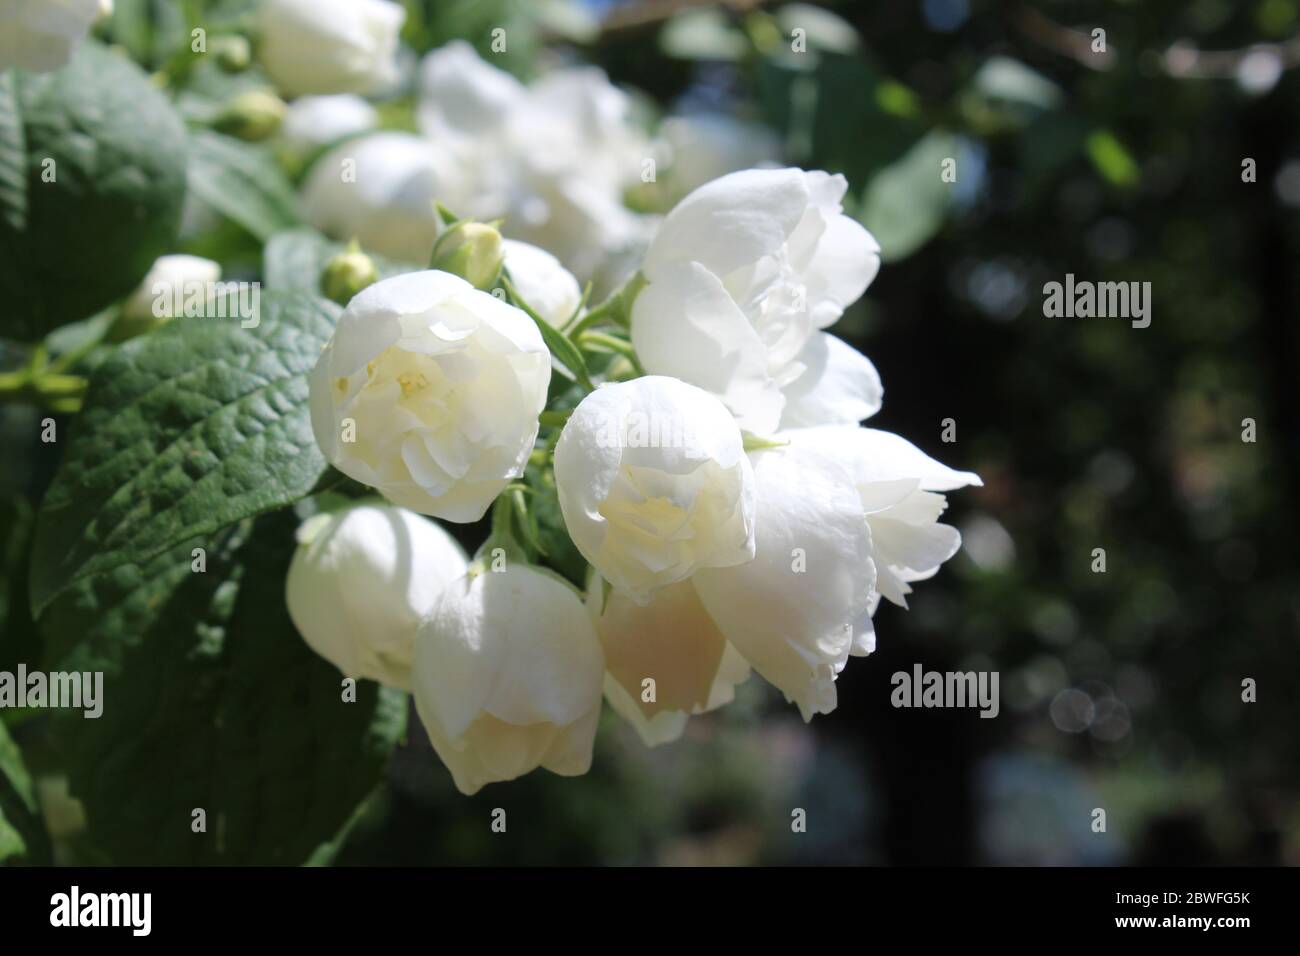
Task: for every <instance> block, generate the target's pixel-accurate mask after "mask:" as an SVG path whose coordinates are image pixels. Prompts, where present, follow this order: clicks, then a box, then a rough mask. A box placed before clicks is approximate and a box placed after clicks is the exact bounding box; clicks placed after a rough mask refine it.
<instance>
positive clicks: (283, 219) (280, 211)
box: [189, 130, 298, 241]
mask: <svg viewBox="0 0 1300 956" xmlns="http://www.w3.org/2000/svg"><path fill="white" fill-rule="evenodd" d="M189 184H190V189H191V190H192V191H193V192H194V195H196V196H198V197H199V198H200V199H202V200H203V201H204V202H205V203H207V204H208V205H209V206H211V207H212V208H213V209H215V210H217V211H218V212H219V213H221V214H222V215H224V216H227V217H229V218H230V219H233V220H234V221H235V222H237V223H239V224H240V225H241V226H243V227H244V228H245V229H247V230H248V231H249V232H250V233H252V234H253V235H254V236H256V237H257V238H258V239H261V240H263V241H265V240H266V239H269V238H270V237H271V236H272V235H273V234H274V233H277V232H280V231H281V230H284V229H289V228H291V227H293V226H296V225H297V224H298V212H297V206H296V200H295V198H294V193H293V186H292V185H290V183H289V180H288V178H287V177H286V176H285V175H284V172H283V171H282V170H281V169H280V167H279V165H278V164H277V163H276V161H275V156H274V155H273V154H272V153H271V151H270V149H269V148H268V147H266V146H258V145H254V144H252V143H244V142H241V141H240V140H237V139H231V138H230V137H229V136H222V135H221V134H220V133H213V132H212V131H210V130H196V131H195V132H194V133H192V134H191V137H190V166H189Z"/></svg>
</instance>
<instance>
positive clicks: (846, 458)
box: [782, 425, 984, 653]
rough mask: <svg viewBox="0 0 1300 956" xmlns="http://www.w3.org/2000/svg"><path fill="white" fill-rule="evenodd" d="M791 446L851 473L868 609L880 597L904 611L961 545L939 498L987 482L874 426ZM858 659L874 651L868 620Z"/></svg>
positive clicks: (826, 430)
mask: <svg viewBox="0 0 1300 956" xmlns="http://www.w3.org/2000/svg"><path fill="white" fill-rule="evenodd" d="M782 437H783V438H787V439H789V440H790V442H791V445H792V447H795V448H799V449H807V450H811V451H817V452H819V453H821V454H825V455H828V456H833V457H835V458H836V459H837V460H838V461H839V462H842V463H843V464H844V465H845V466H847V467H848V469H849V470H850V471H851V472H852V476H853V483H854V485H855V487H856V488H857V490H858V494H859V496H860V498H861V502H862V509H863V511H864V512H866V515H867V523H868V524H869V525H870V526H871V551H872V556H873V559H874V561H875V565H876V584H875V589H874V593H873V594H872V600H871V605H870V608H869V610H870V611H871V613H874V612H875V609H876V604H877V603H878V601H879V599H880V597H882V596H883V597H884V598H886V599H887V600H889V601H891V602H893V603H894V604H897V605H899V606H900V607H907V597H906V596H907V595H908V594H910V593H911V591H912V588H911V584H910V583H909V582H912V581H923V580H925V579H926V578H930V577H933V576H934V574H935V572H937V571H938V570H939V566H940V565H941V564H943V562H945V561H947V560H948V559H949V558H951V557H952V556H953V555H954V554H956V553H957V550H958V549H959V548H960V547H961V534H960V533H959V532H958V531H957V529H956V528H954V527H951V526H950V525H946V524H939V523H938V519H939V516H940V515H941V514H942V513H943V511H944V509H945V508H946V507H947V500H946V499H945V498H944V496H943V495H942V494H937V492H942V491H953V490H955V489H957V488H963V487H966V486H967V485H976V486H981V485H983V484H984V482H982V481H981V480H980V477H979V475H976V474H975V473H973V472H969V471H954V470H953V469H951V468H949V467H948V466H947V465H944V464H942V463H941V462H938V461H936V460H935V459H933V458H931V457H930V456H929V455H927V454H926V453H925V452H923V451H921V449H919V448H917V447H916V446H915V445H913V444H912V443H911V442H909V441H908V440H907V439H905V438H901V437H899V436H898V435H895V434H892V433H891V432H885V431H880V430H878V429H874V428H853V427H844V426H834V425H829V426H822V427H820V428H807V429H794V430H791V431H788V432H785V433H783V435H782ZM857 642H858V648H857V652H858V653H869V652H870V651H871V650H873V649H874V648H875V634H874V631H873V629H872V627H871V622H870V620H869V619H862V620H860V621H859V622H858V633H857Z"/></svg>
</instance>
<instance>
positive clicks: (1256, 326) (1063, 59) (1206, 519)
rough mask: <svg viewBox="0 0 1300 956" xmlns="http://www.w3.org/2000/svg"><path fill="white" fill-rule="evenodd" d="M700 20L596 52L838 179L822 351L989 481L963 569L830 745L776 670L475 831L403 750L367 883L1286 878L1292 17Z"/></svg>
mask: <svg viewBox="0 0 1300 956" xmlns="http://www.w3.org/2000/svg"><path fill="white" fill-rule="evenodd" d="M492 6H493V4H491V3H488V4H475V5H474V7H475V8H476V9H478V10H479V11H480V14H481V16H482V17H483V23H484V25H485V29H484V33H485V35H486V24H488V23H493V22H496V20H494V19H493V16H494V15H493V14H492V13H490V12H484V11H483V10H482V8H487V7H492ZM455 7H456V5H455V4H453V5H451V6H450V7H446V6H445V5H444V6H443V7H442V8H441V12H442V16H445V17H447V18H449V19H448V20H447V21H446V22H449V23H457V22H458V21H457V19H456V18H457V17H458V16H459V15H460V14H461V11H458V10H456V9H455ZM687 7H688V5H686V4H672V3H636V2H633V3H627V4H617V5H604V6H603V7H602V12H603V13H604V16H605V20H604V28H603V30H602V32H601V33H600V35H599V37H598V39H596V40H594V41H593V42H591V43H590V44H588V45H586V47H585V48H584V55H587V56H589V57H590V58H591V59H593V60H594V61H595V62H598V63H599V64H601V65H602V66H603V67H604V68H605V69H606V70H607V71H608V72H609V74H610V76H611V77H612V78H613V79H614V80H615V81H616V82H618V83H620V84H626V85H627V86H629V87H632V88H635V89H638V90H641V91H644V92H645V93H647V94H648V95H650V96H651V97H653V99H654V100H655V101H656V102H657V103H659V104H661V105H664V106H669V107H673V106H675V107H678V108H683V109H695V108H699V109H708V110H720V111H724V112H728V113H730V114H731V115H734V116H740V117H744V118H748V119H753V120H756V121H760V122H764V123H767V124H770V125H771V126H772V127H773V128H774V129H775V130H776V131H777V133H778V135H779V137H780V140H781V143H782V144H783V145H782V150H783V153H784V155H783V158H784V160H785V161H787V162H789V163H792V164H796V165H800V166H804V167H808V168H825V169H828V170H832V171H839V172H843V173H844V174H845V175H846V176H847V177H848V180H849V183H850V199H849V206H850V208H851V209H853V210H855V211H858V212H860V214H861V215H862V217H863V219H864V221H865V222H866V224H867V225H868V226H869V227H870V228H871V229H872V230H873V231H874V232H875V233H876V235H877V238H878V239H879V240H880V241H881V243H882V245H883V246H884V249H885V253H886V262H885V264H884V266H883V267H882V269H881V272H880V276H879V278H878V279H877V280H876V282H875V283H874V284H873V286H872V287H871V289H870V290H869V291H868V293H867V295H866V297H865V298H864V300H863V301H862V302H861V303H860V304H859V305H858V306H856V307H855V308H854V309H852V310H851V311H850V312H849V313H848V314H847V315H846V316H845V318H844V320H843V321H842V322H841V323H840V325H839V326H837V328H836V331H837V332H838V333H839V334H841V335H843V336H844V337H846V338H849V339H850V340H851V341H852V342H853V343H854V344H855V345H857V346H858V347H859V348H861V349H862V350H863V351H865V352H866V353H867V354H868V355H869V356H871V358H872V359H873V361H874V362H875V363H876V365H877V367H878V368H879V370H880V372H881V375H882V377H883V379H884V382H885V406H884V410H883V411H882V412H881V413H880V414H879V415H878V416H877V417H876V418H875V419H873V420H872V421H871V422H870V424H872V425H874V426H878V427H881V428H886V429H889V430H893V431H897V432H899V433H901V434H903V435H906V436H908V437H909V438H911V439H912V440H913V441H915V442H916V443H917V444H919V445H920V446H921V447H922V448H924V449H925V450H926V451H927V452H929V453H931V454H932V455H934V456H936V457H938V458H940V459H941V460H943V461H944V462H945V463H948V464H950V465H952V466H954V467H958V468H969V469H974V470H977V471H978V472H979V473H980V474H981V475H982V476H983V477H984V479H985V487H984V488H983V489H978V490H974V491H965V492H961V493H957V494H953V495H950V496H949V501H950V511H949V520H951V521H952V522H954V523H955V524H957V525H958V526H959V527H960V528H961V530H962V532H963V536H964V539H965V546H964V548H963V551H962V553H961V554H959V555H958V556H957V557H956V558H954V559H953V560H952V561H951V562H950V563H949V564H948V565H946V566H945V567H944V569H943V570H942V571H941V572H940V573H939V575H938V576H937V577H936V578H935V579H934V580H931V581H928V582H924V583H922V584H920V585H918V586H917V590H916V594H915V595H914V596H913V599H912V601H911V604H912V607H911V610H910V611H902V610H900V609H898V608H895V607H893V606H890V605H888V604H886V605H884V606H883V607H882V609H881V610H880V612H879V614H878V616H877V628H878V632H879V643H878V647H879V649H878V651H877V652H876V654H874V655H873V656H871V657H869V658H867V659H865V660H859V659H854V660H852V661H851V662H850V665H849V667H848V668H847V669H846V671H845V672H844V673H843V674H842V675H841V677H840V680H839V694H840V705H839V708H838V710H836V711H835V712H834V713H832V714H830V715H828V716H821V717H817V718H816V719H815V720H814V721H813V722H812V723H811V724H810V725H804V724H803V723H802V722H801V721H800V720H799V718H798V715H797V713H796V712H794V710H793V708H791V707H789V706H787V705H785V704H784V703H783V702H781V701H780V700H779V699H778V695H776V694H775V693H773V692H771V690H770V689H769V688H765V687H763V686H761V682H760V681H758V680H757V679H755V680H752V681H751V682H750V684H749V685H748V686H747V687H745V688H743V689H742V690H743V693H742V695H741V698H740V700H739V701H738V702H737V703H736V704H734V705H733V706H731V707H729V708H725V709H724V710H722V711H720V712H719V713H717V714H715V715H711V716H708V717H705V718H700V719H696V720H693V721H692V723H691V727H690V730H689V731H688V735H687V738H686V739H685V740H683V741H681V742H679V743H677V744H675V745H670V746H668V747H666V748H660V749H659V750H655V751H646V750H645V749H644V748H643V747H641V745H640V743H639V741H637V740H636V739H635V738H634V736H633V734H632V733H631V732H630V731H629V730H628V729H627V728H626V727H623V726H621V725H619V724H618V723H617V722H616V721H615V720H614V719H613V718H612V717H611V718H610V725H609V726H608V727H607V728H606V730H605V732H603V733H602V735H601V738H600V740H599V742H598V753H597V757H596V760H595V764H594V768H593V770H592V773H591V775H590V776H589V777H587V778H584V779H582V780H578V781H560V780H556V779H554V778H550V777H548V776H546V775H534V776H532V777H530V778H528V779H525V780H521V781H518V782H516V783H514V784H509V785H503V786H499V787H491V788H488V790H487V791H486V792H484V793H482V794H480V795H479V796H477V797H475V798H473V799H470V800H464V799H463V798H460V797H459V796H457V795H455V794H454V793H452V792H451V791H450V788H449V787H448V786H447V785H446V783H445V781H444V780H443V779H442V778H443V776H444V775H443V772H442V771H441V769H440V768H438V767H437V766H436V765H431V764H430V762H429V761H428V760H426V759H424V758H423V756H417V755H416V754H414V753H412V754H405V755H402V756H403V757H404V758H409V759H402V760H400V761H399V763H398V764H397V766H396V769H395V774H394V780H393V786H392V788H391V790H390V792H389V793H388V794H387V795H386V797H385V798H384V803H385V806H384V808H383V810H382V812H379V813H377V814H376V822H375V823H374V825H373V828H372V829H370V830H368V831H365V832H363V833H362V834H360V835H359V836H358V838H357V839H356V840H355V841H354V843H353V845H352V846H351V847H350V849H349V850H348V851H346V852H345V854H344V859H345V860H347V861H352V862H363V861H364V862H370V861H402V862H425V861H434V860H459V861H466V862H468V861H485V860H493V861H500V862H507V861H509V862H516V861H517V862H543V861H546V862H551V861H565V862H662V863H696V862H718V863H722V862H725V863H753V862H766V863H786V862H794V863H811V862H834V863H878V864H918V863H951V864H973V863H985V864H988V863H992V864H1125V863H1132V864H1174V865H1193V864H1216V863H1217V864H1226V863H1237V864H1265V865H1269V864H1282V863H1290V864H1296V863H1300V797H1298V790H1297V775H1298V771H1300V760H1298V759H1297V757H1298V756H1300V754H1298V753H1297V740H1296V737H1297V735H1296V731H1297V728H1298V727H1300V686H1298V683H1300V681H1298V679H1297V668H1296V666H1295V660H1296V652H1297V645H1298V640H1297V639H1298V636H1300V575H1298V573H1297V561H1296V555H1297V543H1296V534H1297V530H1298V525H1297V520H1296V518H1297V514H1296V505H1295V502H1294V499H1293V497H1292V494H1293V492H1294V491H1295V490H1296V489H1297V488H1300V444H1298V443H1297V436H1300V427H1298V423H1297V415H1298V414H1300V393H1298V390H1297V389H1298V386H1297V377H1296V372H1295V370H1296V369H1297V368H1300V328H1298V326H1297V323H1298V322H1300V297H1298V290H1297V281H1298V280H1297V272H1296V268H1295V267H1296V263H1297V261H1298V260H1300V216H1298V215H1297V213H1298V212H1300V140H1297V130H1298V129H1300V123H1297V119H1300V71H1297V70H1296V69H1295V67H1296V66H1297V64H1300V40H1298V39H1297V34H1298V33H1300V5H1297V4H1296V3H1295V2H1292V0H1257V2H1236V3H1233V2H1226V0H1195V2H1190V3H1189V2H1144V3H1140V4H1139V3H1065V2H1060V3H1043V4H1016V3H994V2H986V3H981V2H966V0H925V2H907V3H866V2H862V3H853V2H850V3H837V4H825V5H824V9H825V10H827V11H829V12H831V13H833V14H834V17H833V18H831V17H827V18H822V17H819V16H818V15H817V14H818V13H819V12H820V11H819V10H816V9H813V10H810V9H809V8H807V7H803V6H796V7H790V6H785V7H782V6H779V5H772V4H736V5H732V6H730V7H726V6H723V7H718V6H713V7H705V8H703V9H686V8H687ZM430 22H431V23H434V24H436V23H437V22H438V18H437V17H434V18H431V20H430ZM797 25H803V26H804V27H805V28H806V32H807V37H808V48H809V51H810V52H811V53H812V56H805V57H798V56H792V55H790V53H789V44H788V42H787V41H786V37H787V36H789V35H790V30H791V28H792V27H794V26H797ZM1098 28H1100V29H1103V30H1104V31H1105V34H1104V44H1105V51H1104V52H1101V51H1100V50H1097V51H1094V46H1097V45H1098V44H1096V42H1095V41H1096V39H1098V38H1097V37H1095V36H1094V33H1093V31H1094V30H1095V29H1098ZM469 37H470V39H474V36H473V34H469ZM525 69H526V68H525ZM947 157H952V158H955V159H956V160H957V163H956V173H957V175H956V180H957V181H956V182H955V183H952V184H945V183H943V182H941V180H940V177H939V175H938V173H939V168H940V163H941V160H942V159H943V158H947ZM1246 160H1253V163H1245V161H1246ZM1252 167H1253V175H1251V168H1252ZM1246 180H1249V181H1246ZM1066 273H1074V274H1075V276H1076V277H1077V278H1079V279H1090V280H1093V281H1143V282H1150V283H1151V289H1152V297H1153V303H1152V312H1151V316H1152V321H1151V325H1150V327H1148V328H1145V329H1135V328H1132V327H1131V326H1130V324H1129V322H1127V321H1124V320H1122V319H1100V318H1094V319H1082V318H1048V317H1046V316H1044V315H1043V309H1042V303H1043V285H1044V283H1045V282H1049V281H1064V278H1065V275H1066ZM947 418H951V419H953V420H954V421H955V425H956V438H957V440H956V442H954V443H945V442H944V441H942V433H943V424H942V423H943V420H944V419H947ZM1246 418H1250V419H1253V420H1254V423H1255V441H1254V442H1246V441H1243V419H1246ZM1095 548H1104V549H1105V552H1106V562H1107V563H1106V568H1107V570H1106V572H1105V573H1104V574H1102V573H1094V572H1093V570H1092V567H1093V549H1095ZM917 662H919V663H921V664H922V665H923V666H924V667H925V668H926V669H927V670H967V669H992V670H997V671H998V672H1000V675H1001V692H1002V712H1001V714H1000V715H999V717H998V718H997V719H995V720H984V719H980V718H979V716H978V714H977V713H976V712H975V711H969V710H967V711H963V710H915V709H895V708H893V707H892V706H891V705H890V702H889V696H890V691H891V685H890V675H891V674H892V673H894V672H895V671H897V670H907V671H910V670H911V668H912V666H913V664H915V663H917ZM1246 678H1251V679H1253V680H1254V681H1256V682H1257V687H1258V699H1257V702H1255V703H1246V702H1243V700H1242V695H1243V688H1242V681H1243V680H1244V679H1246ZM607 716H608V715H607ZM412 749H413V750H414V749H415V748H412ZM430 777H436V778H438V779H437V780H436V781H431V780H430V779H429V778H430ZM497 806H501V807H506V808H509V813H510V814H511V817H510V818H511V832H515V826H516V822H515V821H518V823H517V826H518V827H519V833H521V834H523V835H522V836H516V837H514V838H512V839H510V840H509V841H505V840H494V838H493V837H492V836H491V835H490V834H488V833H486V832H485V831H484V827H483V825H482V823H481V821H482V820H484V819H486V818H487V815H488V814H489V812H490V809H491V808H492V807H497ZM795 807H802V808H804V809H806V810H807V814H808V828H807V832H806V833H802V834H794V833H792V832H791V827H790V820H791V811H792V809H793V808H795ZM1094 808H1102V809H1105V810H1106V823H1107V828H1106V832H1104V833H1097V832H1094V830H1093V826H1092V824H1093V819H1094V818H1093V812H1092V811H1093V810H1094ZM449 817H455V818H458V819H462V820H463V821H464V826H463V827H462V828H459V829H457V828H454V827H452V828H448V827H446V826H444V825H439V826H430V821H431V820H440V821H445V820H447V819H448V818H449Z"/></svg>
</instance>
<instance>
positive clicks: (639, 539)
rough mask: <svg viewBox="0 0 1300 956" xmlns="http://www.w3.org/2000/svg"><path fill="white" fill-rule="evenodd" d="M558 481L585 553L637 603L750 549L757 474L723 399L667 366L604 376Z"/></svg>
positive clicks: (559, 448)
mask: <svg viewBox="0 0 1300 956" xmlns="http://www.w3.org/2000/svg"><path fill="white" fill-rule="evenodd" d="M555 484H556V490H557V492H558V494H559V499H560V508H561V510H562V512H563V514H564V523H565V525H566V526H567V528H568V530H569V536H570V537H571V538H572V539H573V543H574V544H575V545H576V546H577V548H578V550H579V551H581V552H582V555H583V557H585V558H586V559H587V561H589V562H590V563H591V564H592V565H593V566H594V567H595V568H596V570H597V571H599V572H600V574H601V575H602V576H603V577H604V578H605V579H606V580H608V581H609V582H610V583H611V584H612V585H613V586H614V587H615V588H616V589H618V590H620V591H622V592H624V593H625V594H627V595H628V596H629V597H630V598H631V599H632V600H634V601H636V602H637V603H639V604H646V603H647V602H648V601H649V598H650V595H651V593H652V592H653V591H654V590H655V589H656V588H660V587H663V586H665V585H668V584H672V583H673V582H674V581H681V580H684V579H685V578H688V577H690V575H691V574H693V573H695V572H696V571H697V570H698V569H700V568H709V567H727V566H729V565H734V564H740V563H742V562H745V561H749V560H750V559H752V558H753V556H754V476H753V473H752V470H751V468H750V464H749V459H747V458H746V457H745V451H744V445H743V441H742V439H741V434H740V430H739V429H738V428H737V427H736V423H735V421H734V420H733V419H732V417H731V415H730V414H729V413H728V412H727V410H726V409H725V408H724V407H723V406H722V404H721V403H720V402H718V400H717V399H715V398H713V397H712V396H710V395H709V394H708V393H706V392H703V391H701V390H700V389H698V388H695V387H694V386H691V385H687V384H686V383H685V382H679V381H677V380H676V379H671V378H664V377H662V376H647V377H644V378H638V379H634V380H632V381H630V382H623V383H618V384H607V385H602V386H601V387H600V388H598V389H596V391H594V392H592V393H591V394H590V395H588V396H587V397H586V398H584V399H583V400H582V402H581V404H579V405H578V407H577V409H575V410H574V412H573V415H572V416H571V417H570V418H569V420H568V422H567V423H566V424H565V426H564V431H563V432H562V433H561V434H560V440H559V442H558V443H557V444H556V447H555Z"/></svg>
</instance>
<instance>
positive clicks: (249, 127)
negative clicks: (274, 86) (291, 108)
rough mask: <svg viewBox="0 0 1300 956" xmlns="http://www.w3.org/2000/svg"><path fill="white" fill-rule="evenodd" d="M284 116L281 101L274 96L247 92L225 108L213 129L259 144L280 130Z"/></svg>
mask: <svg viewBox="0 0 1300 956" xmlns="http://www.w3.org/2000/svg"><path fill="white" fill-rule="evenodd" d="M284 112H285V105H284V100H282V99H280V98H279V97H278V96H276V95H275V94H274V93H270V92H268V91H266V90H249V91H248V92H247V93H240V94H239V95H238V96H236V97H235V98H234V99H232V100H231V101H230V102H228V103H227V104H226V105H225V108H223V109H222V110H221V112H220V113H218V114H217V117H216V119H214V120H213V121H212V128H213V129H215V130H216V131H217V132H219V133H226V134H228V135H230V136H236V137H238V138H239V139H244V140H248V141H249V142H258V141H259V140H263V139H266V138H267V137H268V136H270V135H272V134H273V133H274V132H275V131H276V130H278V129H279V128H280V121H281V120H282V119H284Z"/></svg>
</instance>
